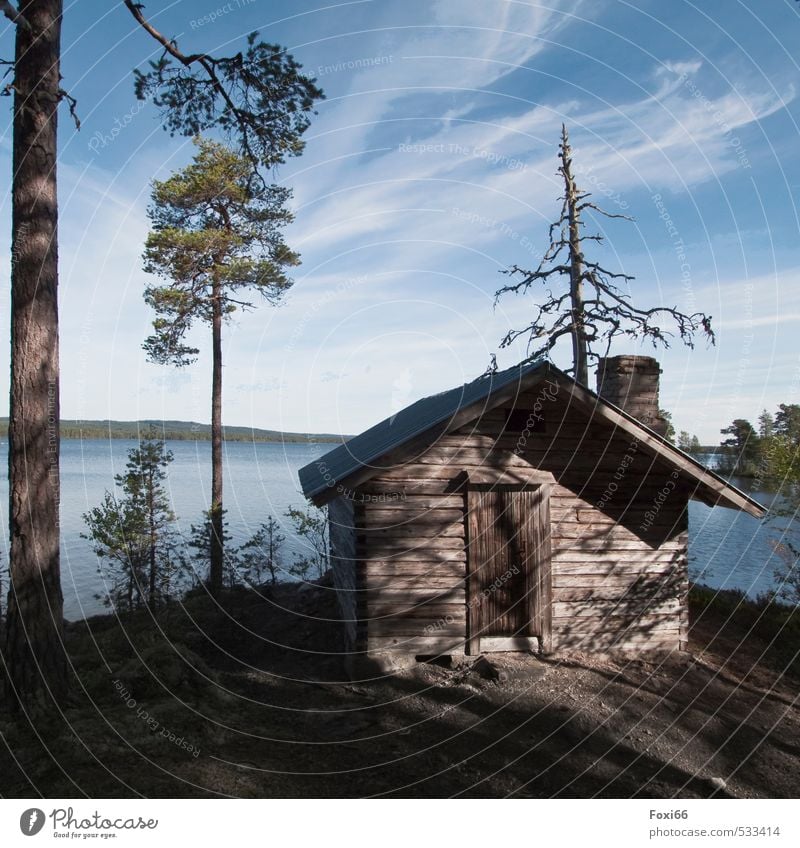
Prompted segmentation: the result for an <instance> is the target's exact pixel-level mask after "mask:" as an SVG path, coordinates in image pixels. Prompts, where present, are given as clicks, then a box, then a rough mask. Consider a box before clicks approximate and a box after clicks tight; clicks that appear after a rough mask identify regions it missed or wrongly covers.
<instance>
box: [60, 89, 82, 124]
mask: <svg viewBox="0 0 800 848" xmlns="http://www.w3.org/2000/svg"><path fill="white" fill-rule="evenodd" d="M58 96H59V97H60V98H61V99H62V100H66V101H67V103H68V104H69V113H70V115H72V120H73V121H75V129H76V130H79V129H80V128H81V119H80V118H79V117H78V112H77V107H78V101H77V100H76V99H75V98H74V97H73V96H72V95H71V94H70V93H69V92H67V91H65V90H64V89H63V88H59V90H58Z"/></svg>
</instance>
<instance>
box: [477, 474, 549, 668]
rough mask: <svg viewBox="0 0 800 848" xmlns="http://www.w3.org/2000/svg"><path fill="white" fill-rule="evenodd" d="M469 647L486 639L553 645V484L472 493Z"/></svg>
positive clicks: (478, 489)
mask: <svg viewBox="0 0 800 848" xmlns="http://www.w3.org/2000/svg"><path fill="white" fill-rule="evenodd" d="M467 500H468V503H467V507H468V511H467V524H468V527H467V539H468V541H467V543H468V553H467V556H468V566H469V583H468V615H467V621H468V631H469V632H468V644H467V650H468V652H469V653H470V654H475V653H478V652H479V649H480V642H479V639H480V638H481V637H482V636H487V637H488V636H501V637H514V636H538V637H539V638H540V639H541V641H542V648H543V650H545V651H549V650H550V642H551V623H550V622H551V617H552V613H551V608H550V607H551V594H552V593H551V576H550V505H549V486H546V485H543V486H535V487H531V488H525V489H511V488H508V487H491V488H490V487H486V488H483V487H482V488H470V489H469V490H468V492H467Z"/></svg>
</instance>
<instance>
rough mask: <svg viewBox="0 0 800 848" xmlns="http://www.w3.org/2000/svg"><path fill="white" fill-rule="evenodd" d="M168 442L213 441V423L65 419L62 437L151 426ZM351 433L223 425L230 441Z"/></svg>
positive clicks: (319, 438) (127, 434)
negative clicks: (307, 431)
mask: <svg viewBox="0 0 800 848" xmlns="http://www.w3.org/2000/svg"><path fill="white" fill-rule="evenodd" d="M151 428H152V429H154V430H155V431H156V433H157V437H158V438H160V439H164V440H165V441H168V442H209V441H211V425H210V424H199V423H198V422H196V421H156V420H154V419H145V420H143V421H112V420H89V421H78V420H76V419H62V421H61V425H60V431H61V438H62V439H133V440H136V439H139V438H141V437H142V436H143V435H144V434H145V433H147V432H148V431H149V430H150V429H151ZM7 435H8V418H0V438H5V437H6V436H7ZM348 438H349V437H348V436H341V435H337V434H335V433H284V432H283V431H281V430H261V429H259V428H256V427H223V439H224V440H225V441H226V442H263V443H278V444H281V443H283V444H287V443H288V444H309V443H320V444H341V443H342V442H344V441H346V440H347V439H348Z"/></svg>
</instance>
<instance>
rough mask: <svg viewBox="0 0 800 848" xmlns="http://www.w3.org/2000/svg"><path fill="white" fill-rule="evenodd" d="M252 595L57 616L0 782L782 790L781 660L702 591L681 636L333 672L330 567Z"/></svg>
mask: <svg viewBox="0 0 800 848" xmlns="http://www.w3.org/2000/svg"><path fill="white" fill-rule="evenodd" d="M271 595H272V597H262V596H261V595H259V594H258V593H255V592H244V591H241V592H233V593H231V595H230V596H229V597H228V598H226V599H225V601H224V606H225V610H224V614H222V615H220V613H219V611H218V610H215V609H214V608H213V607H212V605H211V604H209V603H208V601H207V600H206V599H204V598H194V599H190V600H188V601H187V602H186V603H185V604H184V605H181V606H175V607H173V609H171V610H170V611H168V612H167V613H166V614H162V615H161V616H160V617H159V619H158V622H157V627H156V626H154V623H153V622H152V621H151V620H149V619H148V618H146V617H140V618H137V619H134V620H132V621H126V622H124V623H123V624H122V625H120V624H119V623H118V622H116V621H115V620H114V619H112V618H110V617H105V618H98V619H94V620H92V621H91V622H89V623H88V624H85V623H82V624H75V625H71V626H70V628H69V648H70V653H71V657H72V659H73V662H74V666H75V681H74V685H73V693H74V694H73V695H72V696H71V698H70V702H69V703H68V704H67V705H65V709H64V711H63V714H62V716H61V718H59V719H56V720H53V719H49V720H44V719H42V718H35V719H34V720H33V722H32V726H30V725H29V724H28V723H27V722H26V721H24V720H20V719H12V718H10V717H9V716H8V715H7V714H6V715H0V731H1V732H2V737H3V741H4V742H5V746H4V747H3V749H0V795H2V796H3V797H20V796H25V797H27V796H39V795H41V796H45V797H83V796H86V797H117V796H139V795H141V796H146V797H187V796H234V797H363V796H397V797H409V796H414V797H450V796H466V797H508V796H510V797H536V798H549V797H554V796H564V797H579V798H588V797H595V796H600V797H618V798H619V797H623V798H627V797H634V796H638V797H656V798H671V797H686V798H689V797H709V796H717V797H738V798H753V797H796V796H797V795H798V794H800V772H798V768H797V762H798V755H800V741H799V740H800V710H799V709H798V704H797V687H798V679H797V677H796V672H794V671H791V672H790V671H786V670H785V669H783V668H782V667H781V666H782V665H783V664H784V662H783V661H782V660H780V661H779V660H776V659H775V657H774V655H773V647H774V646H773V645H770V643H769V641H766V640H764V639H763V638H761V637H759V636H757V635H755V634H753V633H752V632H748V630H749V628H748V627H747V626H746V625H743V624H741V622H737V621H730V620H726V617H725V616H724V615H721V614H718V613H714V612H713V611H711V610H706V611H705V612H703V613H702V614H699V613H697V612H696V611H695V613H694V618H695V621H694V623H693V627H692V634H691V649H690V651H689V652H688V653H685V654H678V653H674V654H671V655H662V656H648V657H645V656H642V655H615V656H598V655H588V654H572V655H569V656H567V655H563V656H550V657H547V658H539V657H536V656H533V655H526V654H502V655H500V654H493V655H491V656H490V660H491V663H492V667H489V668H481V665H482V664H478V666H475V665H474V664H473V662H469V663H468V662H466V661H462V662H460V663H458V662H456V663H454V664H452V665H450V666H448V665H447V664H446V663H439V664H429V663H419V664H417V665H416V666H415V667H413V668H411V669H409V670H407V671H404V672H402V673H399V674H396V675H394V676H389V677H382V678H378V679H373V680H361V681H355V682H353V681H349V680H347V679H346V678H345V674H344V671H343V668H344V664H343V657H342V655H341V653H340V652H341V647H340V646H341V625H340V624H339V623H338V622H337V621H336V618H337V613H336V608H335V602H334V599H333V592H332V591H331V589H330V587H329V586H326V585H321V586H309V587H306V588H299V587H297V586H278V587H276V588H275V589H274V590H272V592H271ZM493 675H496V679H491V678H492V676H493Z"/></svg>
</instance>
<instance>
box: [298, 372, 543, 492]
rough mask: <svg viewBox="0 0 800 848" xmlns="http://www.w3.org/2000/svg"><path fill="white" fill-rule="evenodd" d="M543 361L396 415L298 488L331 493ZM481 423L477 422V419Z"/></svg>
mask: <svg viewBox="0 0 800 848" xmlns="http://www.w3.org/2000/svg"><path fill="white" fill-rule="evenodd" d="M546 366H547V362H546V361H545V360H537V361H534V362H530V363H528V364H527V365H514V366H513V367H511V368H508V369H506V370H505V371H498V372H496V373H495V374H487V375H484V376H481V377H478V379H477V380H473V381H472V382H471V383H465V384H464V385H463V386H457V387H456V388H454V389H450V390H449V391H446V392H441V393H439V394H438V395H431V396H430V397H426V398H422V400H418V401H417V402H416V403H412V404H411V406H407V407H406V408H405V409H402V410H400V412H398V413H397V414H396V415H392V416H391V417H389V418H386V419H384V420H383V421H381V422H380V423H379V424H376V425H375V426H374V427H370V428H369V430H365V431H364V432H363V433H361V434H360V435H358V436H353V438H352V439H348V441H347V442H345V443H344V444H343V445H339V447H337V448H334V449H333V450H332V451H329V452H328V453H326V454H325V455H324V456H321V457H320V458H319V459H315V460H314V461H313V462H310V463H309V464H308V465H306V466H304V467H303V468H301V469H300V471H299V472H298V473H299V476H300V485H301V486H302V488H303V494H304V495H305V496H306V497H307V498H313V497H314V496H316V495H318V494H320V493H321V492H323V491H325V489H328V488H333V487H334V486H335V485H336V484H337V483H339V482H340V481H341V480H344V479H345V478H346V477H349V476H350V474H352V473H353V472H354V471H357V470H358V469H359V468H363V467H364V466H365V465H369V464H370V463H372V462H374V461H375V460H376V459H379V458H380V457H381V456H383V455H384V454H386V453H388V452H389V451H391V450H393V449H394V448H397V447H400V446H401V445H403V444H405V443H406V442H407V441H409V440H410V439H413V438H414V437H415V436H418V435H421V434H422V433H424V432H425V431H426V430H429V429H430V428H431V427H434V426H436V425H437V424H441V423H443V422H445V421H448V420H449V419H450V418H452V417H453V416H454V415H455V414H456V413H457V412H459V411H460V410H461V409H464V408H465V407H467V406H471V405H472V404H474V403H479V402H480V401H482V400H484V399H488V398H489V396H490V395H492V394H494V393H495V392H497V391H498V390H499V389H502V388H505V387H507V386H511V385H513V384H514V383H515V382H517V383H520V384H521V383H522V381H523V380H524V379H525V378H527V377H529V376H530V375H531V374H533V373H534V372H536V371H538V370H539V369H541V368H542V367H546ZM476 417H477V416H476Z"/></svg>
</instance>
